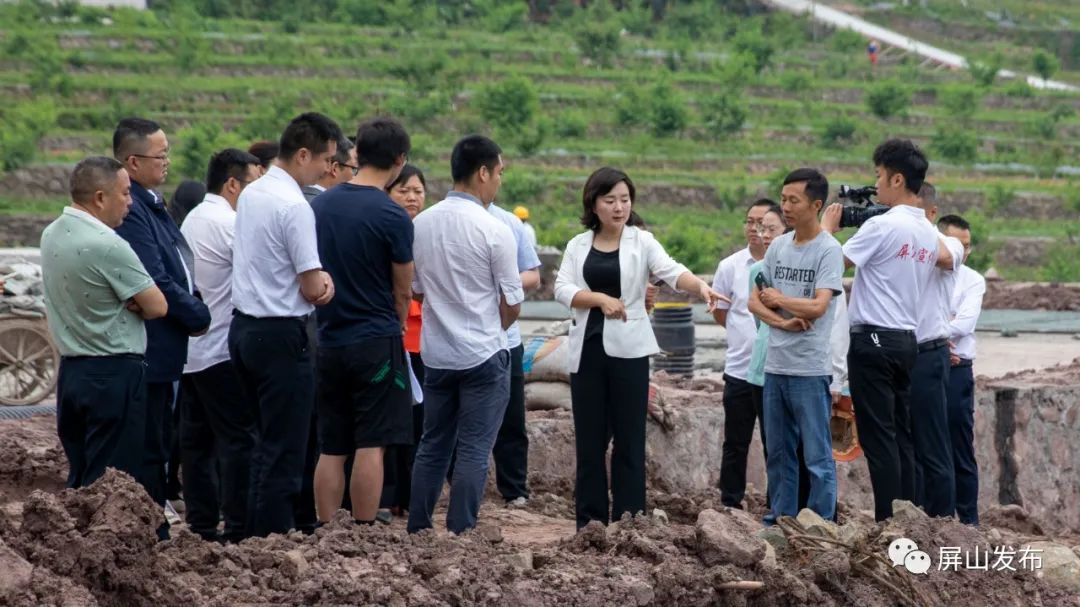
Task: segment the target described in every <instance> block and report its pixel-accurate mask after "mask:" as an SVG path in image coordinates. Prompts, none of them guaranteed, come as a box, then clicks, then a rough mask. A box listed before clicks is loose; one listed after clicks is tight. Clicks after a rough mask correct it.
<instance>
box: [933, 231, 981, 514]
mask: <svg viewBox="0 0 1080 607" xmlns="http://www.w3.org/2000/svg"><path fill="white" fill-rule="evenodd" d="M938 229H940V230H941V231H942V232H943V233H944V234H945V235H946V236H952V237H953V238H956V239H957V240H959V241H960V243H961V244H962V245H963V247H964V261H967V258H968V256H969V255H971V226H970V225H969V224H968V222H967V221H965V220H964V218H963V217H960V216H957V215H946V216H944V217H942V218H941V219H939V220H938ZM985 294H986V279H984V278H983V277H982V276H981V275H980V274H979V273H978V272H976V271H975V270H973V269H971V268H969V267H968V266H966V265H963V266H960V269H959V270H957V272H956V287H955V290H954V291H953V293H952V299H951V301H950V314H949V342H950V349H951V350H952V352H951V361H950V362H951V367H950V368H949V382H948V405H947V407H948V409H947V411H948V419H949V438H950V443H951V445H952V462H953V471H954V474H955V477H956V516H957V518H959V519H960V522H961V523H964V524H967V525H978V524H979V465H978V462H976V461H975V377H974V374H973V373H972V362H974V360H975V325H976V324H977V323H978V322H979V313H980V312H981V311H982V300H983V295H985Z"/></svg>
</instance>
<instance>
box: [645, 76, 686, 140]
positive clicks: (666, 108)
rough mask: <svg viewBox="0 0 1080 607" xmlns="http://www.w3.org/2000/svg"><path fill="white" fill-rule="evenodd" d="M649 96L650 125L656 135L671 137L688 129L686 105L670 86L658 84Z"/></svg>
mask: <svg viewBox="0 0 1080 607" xmlns="http://www.w3.org/2000/svg"><path fill="white" fill-rule="evenodd" d="M649 96H650V108H649V125H650V126H651V127H652V132H653V134H654V135H656V136H657V137H671V136H673V135H678V134H679V133H680V132H682V130H683V129H685V128H686V122H687V112H686V104H685V102H683V100H682V98H681V97H680V96H679V95H678V94H677V93H676V92H675V91H674V90H673V89H672V88H671V86H670V85H668V84H667V83H665V82H660V83H658V84H657V85H656V86H654V87H653V88H652V90H651V91H650V93H649Z"/></svg>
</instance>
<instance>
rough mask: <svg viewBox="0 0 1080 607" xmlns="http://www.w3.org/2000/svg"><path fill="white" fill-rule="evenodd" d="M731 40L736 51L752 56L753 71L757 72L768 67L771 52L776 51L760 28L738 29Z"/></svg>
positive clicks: (770, 61) (771, 55) (770, 60)
mask: <svg viewBox="0 0 1080 607" xmlns="http://www.w3.org/2000/svg"><path fill="white" fill-rule="evenodd" d="M731 42H732V44H733V45H734V47H735V50H736V52H739V53H745V54H747V55H749V56H750V57H752V58H753V60H754V62H753V66H754V71H755V72H756V73H758V74H760V73H761V72H762V71H763V70H764V69H765V68H767V67H769V65H770V64H771V63H772V57H773V53H775V52H776V49H775V48H773V45H772V42H771V41H770V40H769V39H768V38H766V37H765V35H764V34H762V33H761V30H760V29H755V28H744V29H740V30H739V32H738V33H737V34H735V37H734V38H733V39H732V41H731Z"/></svg>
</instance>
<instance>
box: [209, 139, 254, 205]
mask: <svg viewBox="0 0 1080 607" xmlns="http://www.w3.org/2000/svg"><path fill="white" fill-rule="evenodd" d="M252 164H259V159H258V157H257V156H255V155H254V154H249V153H248V152H245V151H243V150H238V149H236V148H225V149H224V150H221V151H220V152H218V153H216V154H214V155H213V156H211V157H210V163H209V164H208V165H207V167H206V191H207V192H210V193H211V194H220V193H221V190H222V189H223V188H224V187H225V184H226V183H227V182H228V181H229V179H230V178H232V179H243V178H244V176H245V175H246V174H247V170H248V166H249V165H252Z"/></svg>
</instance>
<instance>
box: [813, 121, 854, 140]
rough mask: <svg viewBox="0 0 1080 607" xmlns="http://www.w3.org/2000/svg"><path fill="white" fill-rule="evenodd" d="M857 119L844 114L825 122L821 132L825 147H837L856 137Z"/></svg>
mask: <svg viewBox="0 0 1080 607" xmlns="http://www.w3.org/2000/svg"><path fill="white" fill-rule="evenodd" d="M855 130H856V126H855V121H854V120H851V119H850V118H845V117H844V116H834V117H833V118H831V119H830V120H829V121H828V122H826V123H825V126H824V128H823V129H822V132H821V143H822V145H824V146H825V147H837V146H842V145H846V144H850V143H851V142H852V141H853V140H854V138H855Z"/></svg>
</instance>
